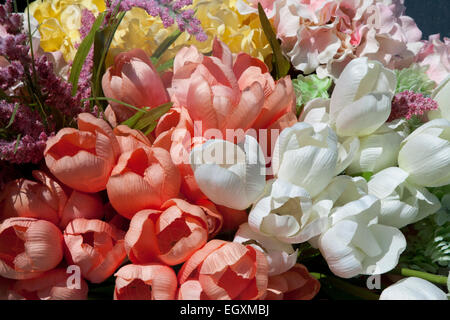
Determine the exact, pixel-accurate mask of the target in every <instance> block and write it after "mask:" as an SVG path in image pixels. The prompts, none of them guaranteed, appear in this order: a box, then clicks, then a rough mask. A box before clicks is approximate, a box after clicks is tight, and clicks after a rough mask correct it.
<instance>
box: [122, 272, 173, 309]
mask: <svg viewBox="0 0 450 320" xmlns="http://www.w3.org/2000/svg"><path fill="white" fill-rule="evenodd" d="M115 276H116V287H115V289H114V300H174V299H175V293H176V290H177V276H176V274H175V272H174V271H173V269H172V268H170V267H167V266H164V265H160V264H148V265H134V264H128V265H126V266H124V267H122V268H120V269H119V271H117V272H116V274H115Z"/></svg>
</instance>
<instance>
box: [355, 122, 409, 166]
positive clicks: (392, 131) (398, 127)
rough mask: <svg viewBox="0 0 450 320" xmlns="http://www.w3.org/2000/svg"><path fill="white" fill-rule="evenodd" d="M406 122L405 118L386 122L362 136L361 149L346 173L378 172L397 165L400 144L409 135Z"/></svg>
mask: <svg viewBox="0 0 450 320" xmlns="http://www.w3.org/2000/svg"><path fill="white" fill-rule="evenodd" d="M405 123H406V122H405V121H404V120H396V121H393V122H390V123H385V124H383V125H382V126H381V127H380V128H378V130H376V131H375V132H374V133H372V134H371V135H368V136H364V137H360V138H359V150H358V152H357V153H356V155H355V157H354V158H353V161H352V163H351V164H350V165H349V166H348V168H347V169H346V173H347V174H358V173H362V172H372V173H376V172H378V171H381V170H383V169H385V168H388V167H393V166H396V165H397V158H398V152H399V151H400V144H401V142H402V141H403V139H404V138H405V137H406V135H407V130H406V126H405Z"/></svg>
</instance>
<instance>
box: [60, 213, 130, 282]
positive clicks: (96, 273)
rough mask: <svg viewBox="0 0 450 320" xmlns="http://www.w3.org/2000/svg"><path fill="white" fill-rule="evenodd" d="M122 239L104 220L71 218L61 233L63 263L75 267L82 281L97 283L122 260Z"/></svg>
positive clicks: (122, 234) (109, 274) (123, 254)
mask: <svg viewBox="0 0 450 320" xmlns="http://www.w3.org/2000/svg"><path fill="white" fill-rule="evenodd" d="M123 236H124V232H122V231H120V230H118V229H116V228H115V227H113V226H111V225H110V224H108V223H106V222H104V221H101V220H96V219H91V220H87V219H75V220H73V221H71V222H70V223H69V224H68V226H67V228H66V230H64V242H65V244H66V247H67V250H66V259H67V262H68V263H69V264H76V265H78V266H79V267H80V269H81V274H82V275H83V277H84V278H85V279H87V280H89V281H91V282H93V283H101V282H103V281H105V280H106V279H107V278H108V277H110V276H111V275H112V274H113V273H114V271H116V269H117V268H118V267H119V266H120V264H121V263H122V262H123V260H124V259H125V257H126V252H125V248H124V241H123Z"/></svg>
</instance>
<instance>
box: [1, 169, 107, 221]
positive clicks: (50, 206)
mask: <svg viewBox="0 0 450 320" xmlns="http://www.w3.org/2000/svg"><path fill="white" fill-rule="evenodd" d="M33 176H34V178H35V179H36V180H37V181H31V180H27V179H23V178H21V179H17V180H14V181H11V182H10V183H8V184H7V186H6V187H5V190H4V191H3V194H2V196H1V198H2V199H0V217H1V219H6V218H11V217H27V218H36V219H42V220H47V221H50V222H52V223H54V224H55V225H57V226H59V227H60V228H61V229H64V228H65V227H66V226H67V224H68V223H69V222H70V221H71V220H73V219H75V218H87V219H101V218H102V217H103V204H102V202H101V199H100V196H99V195H98V194H88V193H83V192H79V191H76V190H70V189H67V188H66V189H67V190H64V189H63V187H62V186H61V185H60V184H59V183H58V182H56V181H55V180H53V179H52V178H51V177H49V176H48V175H47V174H46V173H44V172H42V171H37V170H36V171H33Z"/></svg>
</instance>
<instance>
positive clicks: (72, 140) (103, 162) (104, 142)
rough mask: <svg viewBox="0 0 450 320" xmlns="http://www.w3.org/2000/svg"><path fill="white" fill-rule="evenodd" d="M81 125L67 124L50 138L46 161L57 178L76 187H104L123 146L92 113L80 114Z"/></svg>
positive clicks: (79, 123) (89, 189)
mask: <svg viewBox="0 0 450 320" xmlns="http://www.w3.org/2000/svg"><path fill="white" fill-rule="evenodd" d="M78 129H79V130H76V129H73V128H64V129H62V130H60V131H59V132H58V133H57V134H56V136H54V137H52V138H50V139H48V141H47V147H46V148H45V151H44V157H45V163H46V164H47V167H48V168H49V169H50V171H51V173H52V174H53V175H54V176H55V177H56V178H58V179H59V180H60V181H61V182H62V183H64V184H66V185H67V186H69V187H71V188H73V189H75V190H78V191H83V192H98V191H101V190H104V189H105V188H106V183H107V182H108V179H109V175H110V174H111V171H112V169H113V167H114V165H115V163H116V160H117V158H118V156H119V154H120V146H119V144H118V142H117V139H116V137H115V136H114V133H113V131H112V129H111V127H110V126H109V125H108V124H107V123H106V122H105V121H104V120H101V119H97V118H96V117H94V116H93V115H91V114H89V113H81V114H79V115H78Z"/></svg>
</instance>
